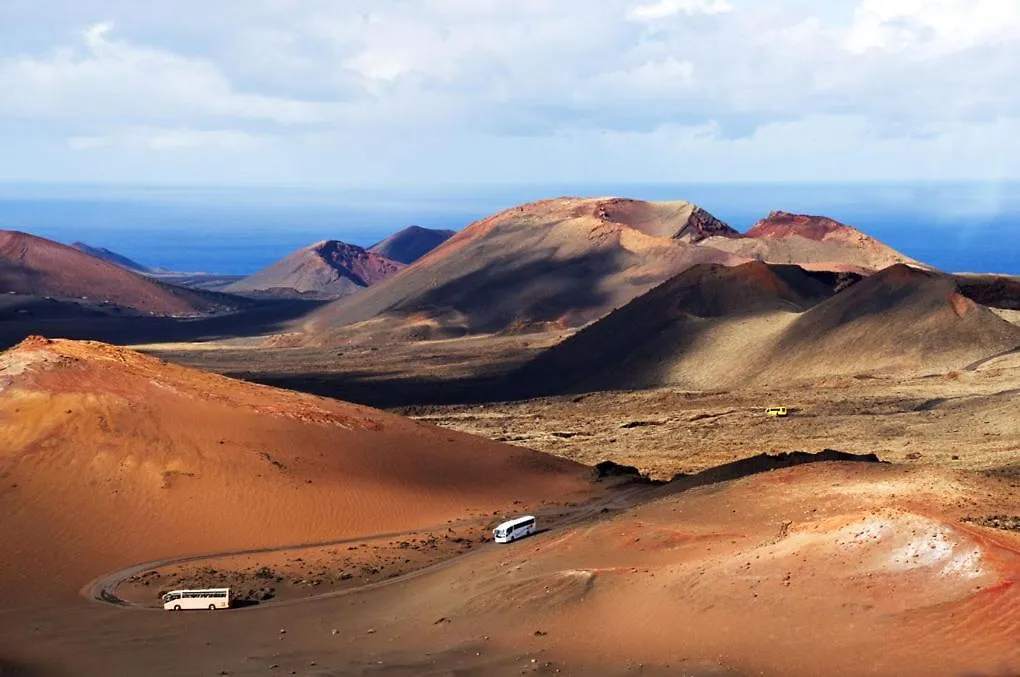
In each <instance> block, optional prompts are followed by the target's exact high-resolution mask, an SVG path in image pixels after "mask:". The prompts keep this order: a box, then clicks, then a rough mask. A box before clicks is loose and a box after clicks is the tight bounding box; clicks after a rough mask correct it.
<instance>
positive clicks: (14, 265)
mask: <svg viewBox="0 0 1020 677" xmlns="http://www.w3.org/2000/svg"><path fill="white" fill-rule="evenodd" d="M2 292H14V293H16V294H25V295H32V296H52V297H58V298H67V299H88V300H89V301H91V302H95V303H110V304H114V305H117V306H120V307H123V308H130V309H133V310H136V311H139V312H143V313H153V314H156V315H192V314H196V313H201V312H205V311H209V310H213V309H216V308H218V307H222V305H223V298H220V297H217V296H215V295H211V294H208V293H204V292H198V291H194V290H191V289H184V288H181V287H176V286H173V285H169V284H164V283H161V282H157V281H155V280H151V279H149V278H147V277H144V276H142V275H139V274H137V273H134V272H132V271H129V270H126V269H125V268H122V267H121V266H118V265H114V264H112V263H109V262H107V261H103V260H101V259H98V258H96V257H94V256H90V255H88V254H86V253H84V252H81V251H78V250H77V249H75V248H73V247H68V246H66V245H62V244H59V243H57V242H53V241H52V240H46V239H44V238H41V237H36V236H34V235H29V234H27V233H20V232H17V231H9V230H5V231H0V293H2Z"/></svg>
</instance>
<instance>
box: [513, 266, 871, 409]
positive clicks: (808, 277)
mask: <svg viewBox="0 0 1020 677" xmlns="http://www.w3.org/2000/svg"><path fill="white" fill-rule="evenodd" d="M856 279H858V278H857V277H856V276H852V275H849V274H842V275H841V274H836V273H817V272H809V271H805V270H803V269H802V268H798V267H796V266H769V265H767V264H764V263H761V262H758V261H753V262H750V263H746V264H743V265H740V266H734V267H725V266H718V265H699V266H694V267H693V268H691V269H689V270H687V271H685V272H683V273H681V274H679V275H677V276H676V277H674V278H673V279H671V280H669V281H667V282H665V283H663V284H661V285H659V286H658V287H656V288H655V289H653V290H652V291H650V292H648V293H647V294H645V295H644V296H641V297H639V298H637V299H635V300H633V301H631V302H630V303H629V304H627V305H626V306H624V307H623V308H620V309H619V310H617V311H615V312H613V313H611V314H609V315H608V316H606V317H605V318H603V319H601V320H599V321H598V322H595V323H594V324H592V325H590V326H589V327H586V328H585V329H583V330H581V331H580V332H578V334H576V335H575V336H573V337H571V338H570V339H568V340H567V341H565V342H564V343H562V344H560V345H559V346H556V347H554V348H551V349H550V350H549V351H548V352H546V353H544V354H543V355H541V356H540V357H538V358H537V359H536V360H535V361H534V362H533V363H531V364H529V365H527V366H526V367H524V368H523V369H522V370H521V371H520V372H519V373H518V374H516V375H515V376H514V378H513V382H514V383H513V385H514V388H515V389H516V390H518V391H519V392H520V393H521V394H529V393H533V392H535V391H536V390H537V391H539V392H544V393H553V392H557V390H560V389H562V387H563V386H565V385H573V386H575V387H576V388H580V389H589V388H590V389H599V388H610V389H612V388H632V387H649V386H653V385H658V384H660V383H661V382H663V381H664V380H666V381H668V380H669V379H668V377H665V376H664V372H667V371H669V370H670V369H671V368H672V367H673V366H674V365H673V362H674V361H675V360H676V359H677V358H678V356H686V355H688V354H689V353H694V355H693V356H692V358H691V361H695V360H700V361H701V363H702V364H701V365H699V368H700V369H704V370H708V372H709V380H710V381H713V380H718V377H719V376H720V375H721V373H723V372H725V371H727V370H731V369H733V368H742V367H743V365H744V364H745V363H746V362H747V361H748V360H751V359H752V358H753V353H754V350H755V338H754V337H753V336H751V337H749V338H748V341H749V345H746V346H742V347H741V348H740V349H739V350H734V345H733V344H732V342H731V341H724V340H721V338H722V337H721V336H714V337H712V339H713V340H708V339H707V338H706V337H709V336H712V334H711V330H712V329H715V328H717V327H719V326H725V325H727V324H728V323H735V324H736V325H737V326H740V327H744V326H749V325H753V324H754V323H755V322H757V321H758V319H757V318H760V317H773V316H775V315H776V314H780V315H783V316H790V315H792V314H794V313H799V312H802V311H804V310H806V309H807V308H809V307H811V306H813V305H814V304H816V303H818V302H820V301H822V300H824V299H826V298H828V297H830V296H832V295H833V294H834V293H835V291H836V289H838V288H840V287H842V286H844V285H846V284H851V283H853V282H854V281H856ZM720 352H721V354H717V353H720Z"/></svg>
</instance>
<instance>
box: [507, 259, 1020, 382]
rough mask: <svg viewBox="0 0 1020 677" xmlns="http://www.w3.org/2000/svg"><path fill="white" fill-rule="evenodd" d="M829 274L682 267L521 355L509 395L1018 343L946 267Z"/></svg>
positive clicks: (893, 363)
mask: <svg viewBox="0 0 1020 677" xmlns="http://www.w3.org/2000/svg"><path fill="white" fill-rule="evenodd" d="M846 283H847V280H845V279H840V277H839V276H838V275H836V274H832V273H827V274H820V273H809V272H807V271H804V270H802V269H799V268H791V267H776V266H765V265H764V264H758V263H755V264H748V265H745V266H739V267H736V268H732V269H718V268H711V267H706V268H698V269H692V270H690V271H687V272H686V273H684V274H681V275H680V276H678V277H677V278H674V279H673V280H670V281H669V282H667V283H665V284H663V285H662V286H660V287H658V288H656V289H655V290H653V291H652V292H649V293H648V294H646V295H644V296H642V297H640V298H638V299H635V300H634V301H633V302H631V303H630V304H628V305H627V306H625V307H623V308H621V309H620V310H618V311H616V312H615V313H613V314H611V315H609V316H607V317H606V318H603V319H602V320H600V321H599V322H596V323H595V324H593V325H592V326H590V327H587V328H586V329H585V330H583V331H581V332H579V333H578V334H577V335H576V336H574V337H571V338H570V339H568V340H566V341H565V342H564V343H562V344H560V345H559V346H557V347H555V348H553V349H551V350H550V351H549V352H548V353H546V354H544V355H542V356H540V357H539V358H537V359H536V361H535V362H534V363H532V364H530V365H528V366H526V367H524V368H523V369H522V370H521V372H520V373H518V374H517V375H515V377H514V379H513V381H514V386H515V388H516V389H517V392H518V394H519V395H522V396H523V395H527V394H533V393H535V392H540V393H551V392H562V391H577V390H598V389H615V388H644V387H653V386H660V385H676V386H681V387H687V388H695V389H716V388H734V387H741V386H746V385H751V384H769V383H788V382H796V381H800V380H804V379H817V378H824V377H826V376H829V375H836V374H860V373H900V374H922V373H932V372H944V371H949V370H952V369H961V368H964V367H966V366H968V365H969V364H971V363H973V362H975V361H978V360H981V359H983V358H986V357H989V356H992V355H997V354H1000V353H1003V352H1006V351H1009V350H1013V349H1015V348H1017V347H1020V328H1018V327H1016V326H1014V325H1011V324H1010V323H1008V322H1006V321H1004V320H1002V319H1000V318H999V317H997V316H996V315H995V314H993V313H992V312H991V311H989V310H988V309H987V308H985V307H984V306H981V305H978V304H976V303H974V302H973V301H971V300H970V299H967V298H966V297H964V296H963V295H961V294H960V293H959V291H958V289H957V287H956V285H955V283H954V282H953V280H952V278H950V277H947V276H945V275H942V274H939V273H933V272H928V271H922V270H918V269H915V268H911V267H909V266H906V265H897V266H893V267H890V268H888V269H886V270H883V271H881V272H879V273H877V274H875V275H873V276H871V277H869V278H866V279H864V280H862V281H860V282H857V283H855V284H853V285H852V286H850V287H849V288H846V289H843V290H842V291H838V293H837V291H836V290H839V289H841V288H843V287H844V286H845V285H846Z"/></svg>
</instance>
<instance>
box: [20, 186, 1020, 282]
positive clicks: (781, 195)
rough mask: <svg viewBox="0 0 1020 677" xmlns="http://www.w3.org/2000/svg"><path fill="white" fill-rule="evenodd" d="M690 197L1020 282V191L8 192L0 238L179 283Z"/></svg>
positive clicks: (720, 212) (741, 223)
mask: <svg viewBox="0 0 1020 677" xmlns="http://www.w3.org/2000/svg"><path fill="white" fill-rule="evenodd" d="M564 195H571V196H609V195H612V196H619V197H629V198H635V199H645V200H688V201H691V202H694V203H696V204H698V205H699V206H701V207H702V208H704V209H706V210H708V211H709V212H711V213H712V214H713V215H715V216H716V217H718V218H720V219H722V220H723V221H726V222H727V223H729V224H730V225H731V226H733V227H734V228H736V229H738V230H740V231H742V232H743V231H746V230H747V229H748V228H750V227H751V226H752V225H753V224H754V223H755V222H757V221H758V220H760V219H762V218H764V217H765V216H767V215H768V214H769V213H770V212H772V211H776V210H779V211H787V212H795V213H810V214H817V215H823V216H828V217H830V218H833V219H836V220H837V221H841V222H843V223H847V224H848V225H851V226H854V227H856V228H858V229H860V230H861V231H863V232H865V233H867V234H868V235H870V236H872V237H875V238H877V239H879V240H881V241H882V242H884V243H885V244H887V245H889V246H891V247H893V248H895V249H897V250H899V251H900V252H902V253H903V254H905V255H907V256H910V257H912V258H915V259H917V260H919V261H922V262H924V263H927V264H930V265H933V266H935V267H936V268H939V269H942V270H945V271H947V272H972V273H997V274H1011V275H1020V257H1017V256H1016V254H1015V252H1016V251H1018V250H1020V228H1017V227H1016V226H1017V225H1018V224H1020V182H1018V181H1004V182H979V181H946V182H840V183H833V182H818V183H728V184H720V183H711V184H709V183H704V184H698V183H616V184H590V183H589V184H584V183H568V182H564V183H560V184H548V183H541V184H539V183H536V184H485V185H476V186H466V185H447V186H411V187H382V186H366V187H359V188H352V187H338V188H333V187H328V186H305V187H288V186H197V185H196V186H187V185H145V184H101V183H96V184H86V183H25V182H22V183H14V182H7V183H0V229H6V230H22V231H26V232H29V233H32V234H34V235H39V236H41V237H46V238H49V239H53V240H56V241H58V242H63V243H65V244H70V243H71V242H74V241H82V242H85V243H87V244H89V245H92V246H97V247H106V248H108V249H111V250H113V251H115V252H117V253H119V254H122V255H124V256H127V257H128V258H131V259H134V260H136V261H138V262H139V263H142V264H144V265H147V266H150V267H153V268H166V269H168V270H175V271H181V272H206V273H216V274H223V275H247V274H251V273H253V272H255V271H257V270H259V269H260V268H263V267H265V266H266V265H269V264H271V263H273V262H275V261H277V260H279V259H280V258H282V257H284V256H286V255H287V254H289V253H291V252H293V251H295V250H297V249H299V248H301V247H305V246H307V245H309V244H312V243H313V242H317V241H320V240H324V239H337V240H343V241H345V242H349V243H351V244H356V245H359V246H364V247H368V246H371V245H372V244H374V243H375V242H378V241H379V240H382V239H383V238H385V237H386V236H387V235H389V234H391V233H393V232H396V231H398V230H400V229H402V228H405V227H407V226H409V225H420V226H424V227H427V228H449V229H453V230H460V229H462V228H464V227H466V226H467V225H469V224H470V223H472V222H474V221H476V220H478V219H481V218H484V217H486V216H488V215H491V214H493V213H496V212H499V211H501V210H503V209H507V208H510V207H512V206H514V205H517V204H521V203H524V202H530V201H533V200H537V199H542V198H550V197H560V196H564Z"/></svg>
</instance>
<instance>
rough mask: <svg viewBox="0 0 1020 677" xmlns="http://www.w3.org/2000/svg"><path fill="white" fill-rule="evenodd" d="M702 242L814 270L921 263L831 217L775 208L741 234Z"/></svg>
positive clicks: (860, 269)
mask: <svg viewBox="0 0 1020 677" xmlns="http://www.w3.org/2000/svg"><path fill="white" fill-rule="evenodd" d="M705 243H706V244H708V245H710V246H713V247H716V248H718V249H722V250H725V251H728V252H732V253H734V254H738V255H740V256H746V257H748V258H754V259H758V260H760V261H764V262H766V263H779V264H794V265H798V266H801V267H804V268H810V269H813V270H841V271H853V272H859V273H865V274H868V273H873V272H875V271H878V270H882V269H883V268H888V267H889V266H892V265H896V264H897V263H906V264H909V265H912V266H915V267H925V266H923V265H922V264H921V263H918V262H917V261H915V260H913V259H911V258H909V257H906V256H904V255H903V254H900V253H899V252H897V251H896V250H894V249H892V248H891V247H888V246H886V245H884V244H882V243H881V242H879V241H878V240H876V239H874V238H872V237H870V236H868V235H865V234H864V233H862V232H861V231H859V230H857V229H856V228H852V227H851V226H848V225H845V224H842V223H839V222H838V221H834V220H833V219H830V218H826V217H824V216H808V215H804V214H789V213H787V212H780V211H776V212H772V213H771V214H769V216H768V218H766V219H764V220H762V221H759V222H758V223H757V224H755V226H754V227H753V228H751V230H749V231H748V232H747V235H746V237H743V238H739V239H734V238H726V239H720V238H710V239H708V240H706V241H705Z"/></svg>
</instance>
